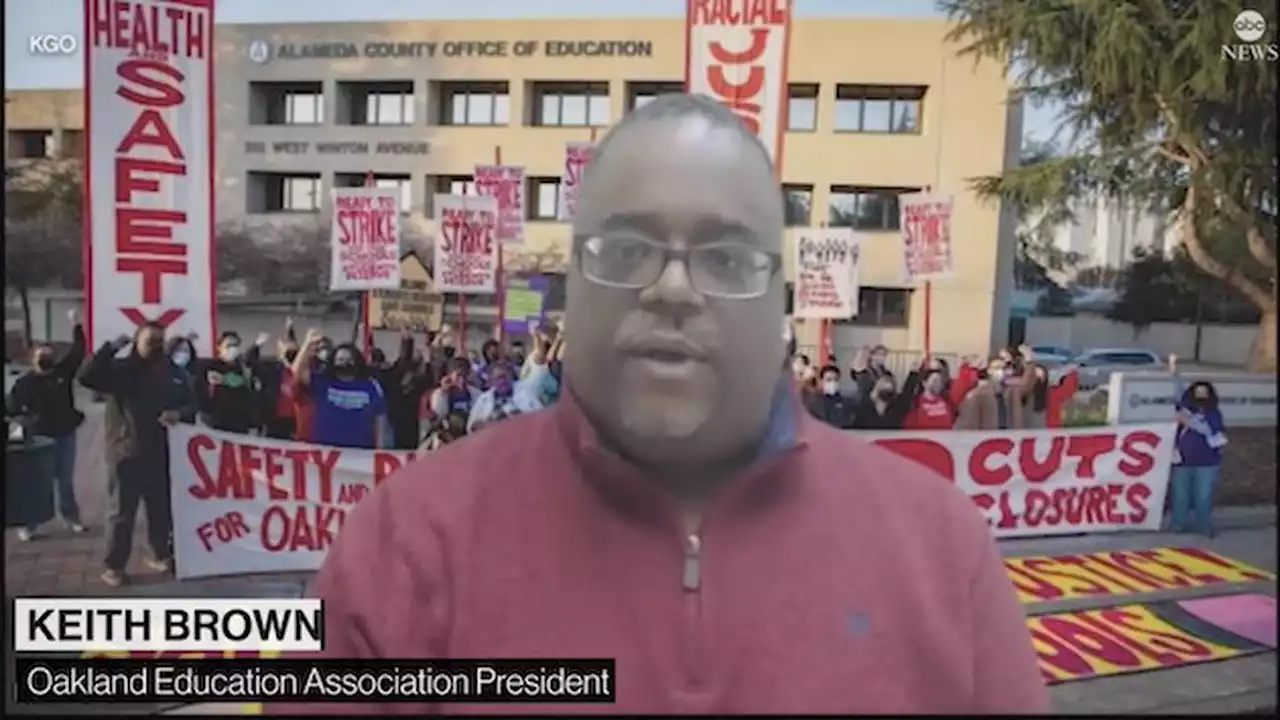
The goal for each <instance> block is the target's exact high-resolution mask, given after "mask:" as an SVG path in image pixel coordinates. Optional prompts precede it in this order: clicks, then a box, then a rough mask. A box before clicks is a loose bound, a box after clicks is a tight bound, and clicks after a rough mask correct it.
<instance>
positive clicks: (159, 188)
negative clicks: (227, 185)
mask: <svg viewBox="0 0 1280 720" xmlns="http://www.w3.org/2000/svg"><path fill="white" fill-rule="evenodd" d="M118 5H119V3H116V2H112V0H84V18H85V20H84V34H83V37H84V39H85V43H86V48H85V51H84V83H85V104H84V107H85V113H84V115H85V116H84V128H85V133H86V136H87V137H88V142H89V147H88V150H87V152H86V153H85V161H84V213H85V217H86V220H85V223H84V237H83V253H84V290H85V293H84V296H85V305H86V312H85V316H86V321H87V323H88V326H87V328H86V331H87V332H88V333H89V335H90V341H91V342H97V343H100V342H106V341H109V340H112V339H114V338H115V337H116V336H118V335H132V334H133V332H134V330H135V329H136V328H137V326H138V325H140V324H142V323H144V322H147V321H154V322H158V323H160V324H161V325H164V326H165V327H167V328H169V330H170V332H173V333H175V334H181V335H187V334H190V333H196V334H197V335H198V337H197V338H196V341H195V344H196V349H197V351H198V352H199V353H200V354H201V355H209V354H212V351H213V343H214V342H215V341H216V339H217V338H216V329H215V325H216V319H215V294H216V292H217V284H216V282H217V281H216V279H215V276H214V246H213V244H214V240H213V236H214V218H215V214H214V209H213V194H214V188H215V184H214V179H213V173H214V168H213V158H214V147H213V146H214V110H215V108H216V107H217V103H216V102H215V100H214V72H213V71H214V68H213V62H214V61H213V58H214V46H213V32H214V26H213V22H214V19H213V0H188V1H187V2H184V3H181V4H175V3H172V2H165V1H164V0H134V2H133V3H132V7H133V8H134V10H135V11H136V12H132V13H127V14H121V13H120V12H117V10H119V8H118V7H117V6H118ZM134 17H147V18H159V19H160V21H162V22H161V25H160V26H159V27H155V28H151V30H152V31H153V32H144V31H140V30H139V28H137V27H135V26H134V24H133V18H134ZM153 42H154V43H156V44H154V45H153V44H152V43H153Z"/></svg>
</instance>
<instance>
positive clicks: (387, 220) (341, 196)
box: [329, 188, 400, 291]
mask: <svg viewBox="0 0 1280 720" xmlns="http://www.w3.org/2000/svg"><path fill="white" fill-rule="evenodd" d="M399 194H400V192H399V190H397V189H395V188H334V190H333V225H332V228H331V230H330V237H329V244H330V249H331V251H332V262H331V265H330V268H329V289H330V290H335V291H348V290H398V289H400V201H399Z"/></svg>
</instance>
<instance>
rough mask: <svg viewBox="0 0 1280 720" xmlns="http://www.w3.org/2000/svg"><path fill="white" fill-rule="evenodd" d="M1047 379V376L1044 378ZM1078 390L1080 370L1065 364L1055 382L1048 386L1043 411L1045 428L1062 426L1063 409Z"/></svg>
mask: <svg viewBox="0 0 1280 720" xmlns="http://www.w3.org/2000/svg"><path fill="white" fill-rule="evenodd" d="M1046 380H1047V378H1046ZM1079 391H1080V370H1079V368H1077V367H1076V366H1075V365H1067V366H1066V367H1064V368H1063V369H1062V375H1061V377H1059V378H1058V381H1057V382H1056V383H1053V384H1052V385H1050V387H1049V392H1048V395H1047V397H1046V403H1045V411H1044V426H1045V427H1047V428H1060V427H1062V417H1063V409H1064V408H1066V406H1067V403H1070V402H1071V401H1072V399H1073V398H1075V396H1076V393H1077V392H1079Z"/></svg>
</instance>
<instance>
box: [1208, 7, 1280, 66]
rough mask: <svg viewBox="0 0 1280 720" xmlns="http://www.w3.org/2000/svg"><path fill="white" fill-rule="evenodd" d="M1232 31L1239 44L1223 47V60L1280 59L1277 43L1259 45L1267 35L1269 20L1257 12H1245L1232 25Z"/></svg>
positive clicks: (1272, 60)
mask: <svg viewBox="0 0 1280 720" xmlns="http://www.w3.org/2000/svg"><path fill="white" fill-rule="evenodd" d="M1231 30H1232V31H1233V32H1234V33H1235V34H1236V37H1237V38H1239V39H1240V42H1239V43H1236V44H1233V45H1223V46H1222V58H1223V59H1224V60H1234V61H1236V62H1245V61H1249V60H1255V61H1263V60H1265V61H1267V62H1276V60H1277V59H1280V46H1277V45H1276V43H1259V42H1258V41H1259V40H1261V39H1263V37H1265V36H1266V34H1267V19H1266V18H1264V17H1262V13H1260V12H1258V11H1256V10H1245V11H1244V12H1242V13H1240V14H1239V15H1237V16H1236V19H1235V22H1233V23H1231Z"/></svg>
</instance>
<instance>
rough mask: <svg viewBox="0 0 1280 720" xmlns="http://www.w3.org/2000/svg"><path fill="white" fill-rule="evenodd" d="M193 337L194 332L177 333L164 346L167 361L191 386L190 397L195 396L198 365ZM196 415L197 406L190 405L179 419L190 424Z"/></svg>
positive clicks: (198, 360) (194, 337) (197, 413)
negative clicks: (180, 372) (179, 371)
mask: <svg viewBox="0 0 1280 720" xmlns="http://www.w3.org/2000/svg"><path fill="white" fill-rule="evenodd" d="M195 339H196V334H195V333H191V334H190V335H187V336H182V335H178V336H175V337H171V338H169V340H168V342H167V343H166V347H165V354H167V355H168V356H169V362H171V363H173V365H174V367H176V368H178V369H179V370H181V371H182V374H183V376H184V377H186V379H187V384H188V385H189V386H190V388H191V396H192V397H196V396H197V391H196V373H197V371H198V370H199V367H200V358H199V357H198V356H197V355H196V346H195ZM198 415H199V407H198V406H196V405H192V406H190V407H188V408H187V409H186V410H185V411H184V412H183V413H182V417H180V418H179V420H180V421H181V422H184V423H187V424H192V423H195V421H196V418H197V416H198Z"/></svg>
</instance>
